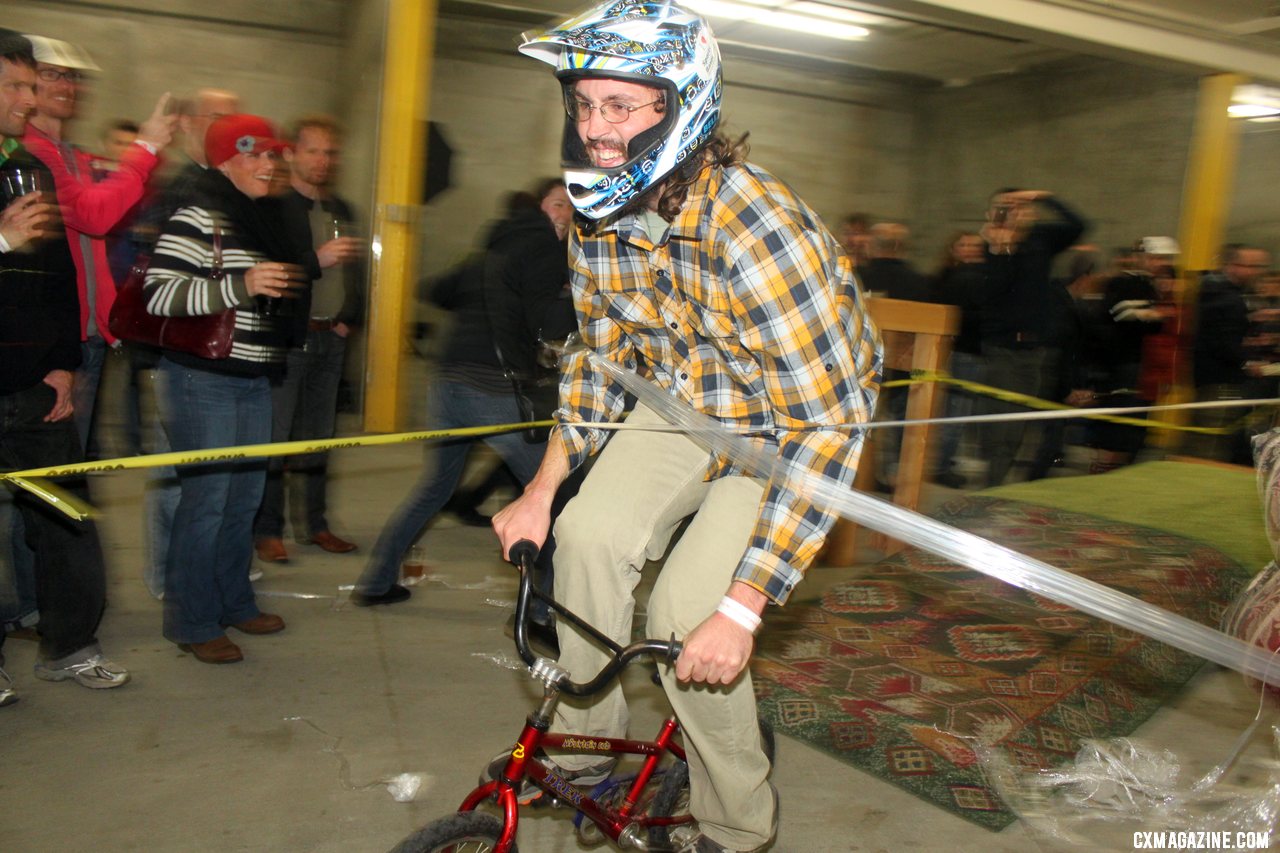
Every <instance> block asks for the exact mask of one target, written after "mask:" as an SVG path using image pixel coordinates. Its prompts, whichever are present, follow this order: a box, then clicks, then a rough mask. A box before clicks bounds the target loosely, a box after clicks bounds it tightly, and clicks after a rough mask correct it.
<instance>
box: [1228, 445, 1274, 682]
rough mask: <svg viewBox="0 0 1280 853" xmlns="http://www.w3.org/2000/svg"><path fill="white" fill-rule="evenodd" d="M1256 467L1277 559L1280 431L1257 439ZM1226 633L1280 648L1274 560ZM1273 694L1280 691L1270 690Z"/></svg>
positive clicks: (1241, 598) (1235, 605)
mask: <svg viewBox="0 0 1280 853" xmlns="http://www.w3.org/2000/svg"><path fill="white" fill-rule="evenodd" d="M1253 459H1254V467H1255V469H1256V470H1257V473H1258V497H1259V498H1260V499H1261V501H1262V518H1263V523H1264V526H1265V527H1266V531H1267V540H1268V541H1269V542H1270V543H1271V554H1272V556H1273V557H1277V556H1280V550H1278V548H1280V429H1272V430H1268V431H1267V432H1264V433H1262V434H1260V435H1257V436H1254V439H1253ZM1222 630H1224V631H1226V632H1227V633H1228V634H1231V635H1232V636H1234V637H1239V638H1240V639H1241V640H1243V641H1244V642H1246V643H1248V644H1250V645H1253V646H1257V647H1259V648H1261V649H1264V650H1266V651H1270V652H1272V653H1273V654H1274V652H1275V651H1276V650H1277V649H1280V567H1277V565H1276V560H1275V559H1273V560H1272V561H1271V562H1270V563H1269V564H1268V565H1267V567H1266V568H1265V569H1263V570H1262V571H1261V572H1260V573H1258V575H1257V576H1256V577H1254V579H1253V580H1252V581H1250V582H1249V585H1248V586H1247V587H1245V589H1244V591H1243V592H1241V593H1240V594H1239V595H1238V596H1236V599H1235V601H1233V602H1232V603H1231V607H1230V608H1228V610H1227V612H1226V613H1225V614H1224V615H1223V617H1222ZM1268 689H1269V690H1270V691H1271V693H1272V695H1273V696H1275V695H1280V689H1277V688H1276V687H1274V686H1270V687H1268Z"/></svg>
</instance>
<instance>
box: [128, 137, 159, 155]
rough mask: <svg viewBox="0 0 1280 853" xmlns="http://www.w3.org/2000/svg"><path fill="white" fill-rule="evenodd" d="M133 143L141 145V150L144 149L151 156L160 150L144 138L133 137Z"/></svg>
mask: <svg viewBox="0 0 1280 853" xmlns="http://www.w3.org/2000/svg"><path fill="white" fill-rule="evenodd" d="M133 144H134V145H140V146H142V150H143V151H146V152H147V153H148V154H150V155H151V156H152V157H154V156H156V155H157V154H159V153H160V150H159V149H158V148H156V147H155V146H154V145H152V144H151V143H150V142H147V141H146V140H143V139H135V140H133Z"/></svg>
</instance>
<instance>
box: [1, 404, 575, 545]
mask: <svg viewBox="0 0 1280 853" xmlns="http://www.w3.org/2000/svg"><path fill="white" fill-rule="evenodd" d="M554 423H555V422H554V421H550V420H546V421H529V422H528V423H520V424H497V425H495V426H480V427H462V428H459V429H436V430H419V431H417V432H397V433H388V434H385V435H362V436H358V437H354V438H329V439H322V440H316V441H278V442H274V443H271V444H246V445H243V446H240V447H210V448H205V449H202V450H192V451H175V452H172V453H153V454H151V455H148V456H130V457H124V458H120V459H102V460H99V461H97V462H77V463H74V464H71V465H51V466H49V467H47V468H30V469H28V470H25V471H10V472H8V473H3V474H0V480H3V481H7V482H10V483H13V484H14V485H15V486H18V487H19V488H22V489H26V490H27V491H28V492H31V493H32V494H33V495H35V496H37V497H39V498H41V499H42V500H45V501H47V502H48V503H49V504H50V505H51V506H53V507H55V508H56V509H58V510H60V511H61V512H63V513H65V514H66V515H68V516H70V517H71V518H74V519H75V520H77V521H83V520H84V519H86V518H88V517H89V516H90V515H91V514H92V512H93V509H92V507H90V506H88V505H87V504H85V503H84V501H81V500H80V499H78V498H76V497H75V496H74V495H71V494H68V493H67V492H65V491H64V490H62V489H59V488H58V487H57V486H54V485H53V484H52V483H47V482H44V481H43V479H41V478H44V477H69V476H71V475H73V474H97V473H103V472H108V471H128V470H131V469H139V468H159V467H161V466H164V465H195V464H203V463H209V462H228V461H235V460H239V459H256V458H259V457H267V456H296V455H298V454H302V453H320V452H322V451H325V450H338V449H340V448H347V447H374V446H378V445H386V444H406V443H408V442H411V441H431V440H434V439H442V438H468V437H477V436H483V435H496V434H497V433H503V432H513V431H515V430H523V429H531V428H534V427H548V426H552V425H554Z"/></svg>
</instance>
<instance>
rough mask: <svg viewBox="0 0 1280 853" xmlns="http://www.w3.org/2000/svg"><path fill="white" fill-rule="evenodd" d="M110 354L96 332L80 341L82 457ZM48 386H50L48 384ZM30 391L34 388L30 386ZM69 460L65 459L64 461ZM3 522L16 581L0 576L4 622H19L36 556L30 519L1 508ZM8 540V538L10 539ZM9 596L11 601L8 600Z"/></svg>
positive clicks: (2, 540)
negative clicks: (30, 541) (29, 533)
mask: <svg viewBox="0 0 1280 853" xmlns="http://www.w3.org/2000/svg"><path fill="white" fill-rule="evenodd" d="M106 357H107V342H106V341H105V340H103V339H102V338H100V337H98V336H97V335H94V336H93V337H91V338H89V339H88V340H86V341H81V342H80V366H79V367H78V368H76V371H75V382H74V383H73V384H72V386H71V403H72V405H73V406H74V407H75V411H74V412H73V413H72V415H71V419H72V423H74V424H75V428H76V433H77V435H78V437H79V441H80V456H79V457H78V458H84V455H85V453H87V452H88V449H89V433H90V431H91V430H92V428H93V409H94V406H95V405H96V404H97V401H98V385H99V383H101V381H102V366H103V364H104V362H105V361H106ZM45 387H48V386H45ZM27 390H28V391H30V390H31V389H27ZM63 461H65V460H63ZM0 524H2V525H5V531H6V532H5V533H4V534H0V555H3V557H0V559H4V560H5V561H6V562H8V561H9V559H10V558H11V559H12V563H11V566H10V567H8V568H6V569H4V570H3V574H4V575H8V574H12V575H13V580H12V581H10V579H9V578H8V577H4V576H0V586H4V587H6V591H4V592H0V596H3V598H0V621H7V622H12V621H18V620H21V619H22V618H23V617H25V616H27V615H28V614H30V613H31V612H32V611H33V607H34V605H33V604H32V601H31V594H32V590H33V588H34V579H35V564H36V556H35V554H34V553H33V552H32V550H31V548H30V547H29V546H28V545H27V540H28V537H27V534H26V520H25V516H24V515H23V514H22V513H20V512H13V511H12V509H10V508H5V509H0ZM6 540H7V541H6ZM6 599H8V600H9V603H6V601H5V600H6Z"/></svg>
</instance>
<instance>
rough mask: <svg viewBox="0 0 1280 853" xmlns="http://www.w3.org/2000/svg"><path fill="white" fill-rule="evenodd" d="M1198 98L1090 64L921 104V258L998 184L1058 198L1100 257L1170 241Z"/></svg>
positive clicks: (1160, 78)
mask: <svg viewBox="0 0 1280 853" xmlns="http://www.w3.org/2000/svg"><path fill="white" fill-rule="evenodd" d="M1195 96H1196V82H1195V80H1194V79H1193V78H1189V77H1183V76H1177V75H1170V74H1164V73H1159V72H1152V71H1148V70H1145V69H1140V68H1135V67H1131V66H1122V65H1117V64H1113V63H1102V62H1097V61H1089V62H1087V63H1086V62H1080V63H1076V64H1070V65H1062V66H1057V67H1054V68H1052V69H1045V70H1044V71H1041V72H1038V73H1034V74H1022V75H1017V76H1013V77H1008V78H1002V79H999V80H994V81H989V82H985V83H978V84H974V85H970V86H967V87H964V88H962V89H946V90H942V91H939V92H936V93H931V94H929V95H927V96H926V97H925V98H923V99H922V101H921V105H920V109H921V117H920V121H921V132H922V133H923V134H924V136H925V137H926V140H925V142H924V143H923V144H922V148H923V150H924V152H925V154H924V157H923V158H922V159H921V161H920V163H919V170H918V172H917V174H916V186H915V188H914V193H915V195H914V199H915V203H914V205H913V210H914V213H915V216H916V221H915V223H914V224H915V226H916V232H917V234H916V236H917V247H918V250H921V249H923V248H925V247H927V248H928V255H929V259H930V261H931V262H932V260H933V257H934V256H935V255H936V254H937V253H938V251H939V250H940V247H941V246H942V245H943V243H944V241H945V239H946V237H947V236H948V234H949V233H950V232H951V231H952V230H955V229H957V228H965V229H970V230H972V229H975V228H976V227H978V226H979V225H981V224H982V217H983V213H984V211H985V209H986V203H987V199H988V197H989V196H990V194H991V193H992V192H993V191H994V190H996V189H998V188H1000V187H1003V186H1015V187H1022V188H1026V189H1044V190H1050V191H1052V192H1054V193H1056V194H1058V195H1060V196H1061V197H1062V198H1063V199H1064V200H1065V201H1067V202H1068V203H1069V204H1071V205H1072V206H1073V207H1074V208H1076V209H1077V210H1079V211H1080V212H1081V213H1082V214H1083V215H1084V216H1085V217H1086V218H1087V219H1089V220H1090V222H1091V223H1092V228H1091V229H1090V232H1089V234H1088V235H1086V239H1088V240H1090V241H1093V242H1096V243H1098V244H1099V245H1101V246H1103V247H1105V248H1109V247H1112V246H1118V245H1122V244H1124V243H1126V242H1132V240H1133V239H1135V238H1136V237H1141V236H1144V235H1148V234H1175V233H1176V232H1177V226H1178V216H1179V204H1180V198H1181V192H1182V180H1183V173H1184V171H1185V163H1186V156H1187V149H1188V143H1189V139H1190V134H1191V126H1192V121H1193V119H1194V107H1195Z"/></svg>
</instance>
